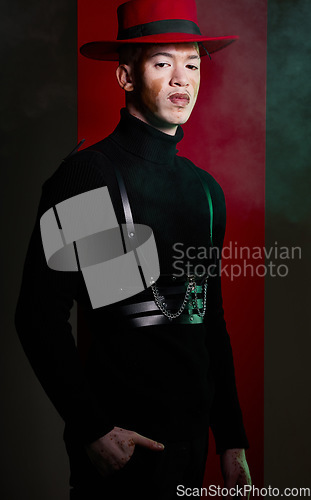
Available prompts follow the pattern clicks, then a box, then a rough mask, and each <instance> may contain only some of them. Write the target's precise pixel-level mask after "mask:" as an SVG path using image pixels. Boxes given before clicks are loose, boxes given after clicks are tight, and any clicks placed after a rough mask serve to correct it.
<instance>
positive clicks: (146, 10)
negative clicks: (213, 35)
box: [118, 0, 198, 38]
mask: <svg viewBox="0 0 311 500" xmlns="http://www.w3.org/2000/svg"><path fill="white" fill-rule="evenodd" d="M176 19H182V20H186V21H191V22H193V23H195V24H196V25H197V24H198V19H197V7H196V3H195V0H130V1H129V2H126V3H124V4H122V5H120V6H119V7H118V22H119V36H120V33H122V32H124V31H125V30H128V29H130V28H132V27H134V26H139V25H144V24H148V23H152V22H157V21H166V20H176ZM119 36H118V38H119ZM121 36H122V35H121Z"/></svg>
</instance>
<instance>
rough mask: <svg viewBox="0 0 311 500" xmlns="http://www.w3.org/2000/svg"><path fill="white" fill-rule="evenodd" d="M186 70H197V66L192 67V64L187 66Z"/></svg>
mask: <svg viewBox="0 0 311 500" xmlns="http://www.w3.org/2000/svg"><path fill="white" fill-rule="evenodd" d="M187 68H189V69H191V70H196V69H199V68H198V66H194V65H193V64H188V66H187Z"/></svg>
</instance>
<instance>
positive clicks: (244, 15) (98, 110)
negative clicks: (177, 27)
mask: <svg viewBox="0 0 311 500" xmlns="http://www.w3.org/2000/svg"><path fill="white" fill-rule="evenodd" d="M120 3H122V1H119V0H110V1H109V2H102V1H100V0H78V46H80V45H81V44H82V43H85V42H88V41H92V40H96V39H98V40H100V39H112V40H113V39H114V38H115V37H116V33H117V16H116V8H117V6H118V5H119V4H120ZM197 6H198V18H199V22H200V28H201V32H202V33H203V34H208V35H211V36H217V35H239V36H240V40H239V41H238V42H235V43H234V44H233V45H231V46H230V47H228V48H226V49H225V50H223V51H220V52H218V53H215V54H213V55H212V61H209V59H208V57H204V58H203V61H202V66H201V68H202V81H201V89H200V94H199V98H198V101H197V105H196V108H195V110H194V111H193V114H192V116H191V118H190V120H189V122H188V123H187V124H186V125H184V127H183V128H184V131H185V137H184V139H183V141H182V143H181V144H180V145H179V152H180V154H181V155H184V156H187V157H189V158H190V159H191V160H192V161H193V162H194V163H195V164H196V165H198V166H199V167H201V168H203V169H205V170H207V171H208V172H210V173H211V174H212V175H213V176H214V177H215V178H216V180H217V181H218V182H219V183H220V184H221V186H222V188H223V190H224V192H225V196H226V202H227V231H226V237H225V243H224V245H225V247H226V248H227V250H226V252H225V256H226V258H224V259H223V267H224V271H226V272H224V275H223V296H224V307H225V317H226V321H227V325H228V331H229V333H230V337H231V342H232V347H233V352H234V357H235V365H236V378H237V385H238V392H239V396H240V402H241V406H242V410H243V415H244V421H245V426H246V429H247V434H248V437H249V441H250V449H249V451H248V453H247V455H248V462H249V465H250V468H251V474H252V480H253V484H254V485H255V486H257V487H260V486H263V430H264V429H263V390H264V377H263V365H264V279H263V277H262V276H263V274H264V271H265V269H264V268H263V264H264V256H263V255H262V256H259V251H258V248H257V247H260V248H261V249H262V248H263V246H264V204H265V192H264V186H265V90H266V89H265V82H266V22H267V20H266V16H267V12H266V11H267V0H252V2H249V0H235V1H234V2H232V1H230V0H217V2H216V1H214V2H207V1H206V0H197ZM116 67H117V63H114V62H99V61H92V60H88V59H86V58H84V57H82V56H80V55H79V58H78V137H79V140H81V139H82V138H85V139H86V143H85V145H89V144H91V143H93V142H96V141H98V140H100V139H102V138H103V137H104V136H106V135H107V134H108V133H110V132H111V131H112V130H113V129H114V127H115V126H116V124H117V123H118V120H119V110H120V108H121V107H122V106H123V105H124V95H123V91H122V90H121V89H120V88H119V86H118V84H117V82H116V80H115V69H116ZM241 247H248V248H249V249H250V250H249V251H250V258H247V259H245V252H246V250H244V254H243V257H244V258H240V257H241V256H240V255H239V253H240V249H241ZM234 250H235V252H236V253H237V254H238V255H234V253H235V252H234ZM255 251H256V254H255ZM262 253H263V252H262ZM245 264H246V265H248V267H247V268H246V273H243V272H242V274H241V275H240V276H239V277H235V278H234V279H232V276H231V274H230V273H231V272H232V271H234V272H235V273H236V274H237V273H238V272H239V271H242V269H243V266H244V265H245ZM233 265H234V266H235V267H232V266H233ZM225 266H227V267H225ZM250 266H252V267H250ZM252 274H253V275H252ZM258 275H260V276H258ZM214 450H215V448H214V443H213V440H212V439H211V445H210V454H209V458H208V462H207V470H206V477H205V486H208V485H209V484H216V485H221V484H222V480H221V476H220V471H219V467H218V460H217V459H215V455H214Z"/></svg>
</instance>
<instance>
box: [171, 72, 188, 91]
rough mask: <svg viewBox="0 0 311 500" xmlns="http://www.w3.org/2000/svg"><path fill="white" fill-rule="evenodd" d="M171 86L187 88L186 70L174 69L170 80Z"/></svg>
mask: <svg viewBox="0 0 311 500" xmlns="http://www.w3.org/2000/svg"><path fill="white" fill-rule="evenodd" d="M171 85H173V86H175V87H187V86H188V85H189V81H188V77H187V73H186V70H185V69H184V68H178V67H177V68H175V69H174V72H173V75H172V78H171Z"/></svg>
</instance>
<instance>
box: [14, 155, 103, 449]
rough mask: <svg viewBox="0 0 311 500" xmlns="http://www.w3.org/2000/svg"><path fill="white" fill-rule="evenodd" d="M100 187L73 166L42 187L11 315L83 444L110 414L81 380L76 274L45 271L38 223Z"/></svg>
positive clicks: (85, 166) (88, 172)
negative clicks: (74, 316) (74, 320)
mask: <svg viewBox="0 0 311 500" xmlns="http://www.w3.org/2000/svg"><path fill="white" fill-rule="evenodd" d="M82 153H83V152H82ZM77 157H78V158H79V155H77ZM82 157H83V155H82ZM99 184H101V185H103V184H104V182H103V179H102V177H101V176H100V175H99V172H98V170H97V169H96V167H94V168H91V166H90V164H89V163H88V162H83V161H79V160H75V161H71V162H68V164H67V163H66V162H65V163H63V164H62V165H61V167H60V168H59V169H58V170H57V171H56V173H55V174H54V175H53V176H52V177H51V178H50V179H49V180H48V181H47V182H46V183H45V185H44V186H43V190H42V196H41V200H40V205H39V210H38V215H37V219H36V222H35V226H34V230H33V233H32V236H31V239H30V243H29V247H28V251H27V256H26V261H25V265H24V271H23V277H22V284H21V290H20V294H19V298H18V303H17V308H16V312H15V325H16V330H17V333H18V336H19V338H20V341H21V343H22V346H23V348H24V351H25V353H26V355H27V357H28V359H29V361H30V363H31V366H32V368H33V369H34V371H35V374H36V376H37V377H38V379H39V381H40V383H41V385H42V386H43V388H44V390H45V391H46V393H47V395H48V396H49V398H50V399H51V401H52V403H53V404H54V406H55V408H56V409H57V411H58V412H59V414H60V415H61V417H62V418H63V419H64V421H65V422H66V424H69V426H70V428H71V429H72V430H73V432H74V435H75V436H76V438H77V439H79V440H81V441H83V442H92V441H94V440H96V439H97V438H99V437H100V436H103V435H104V434H106V433H107V432H109V431H110V430H111V429H112V428H113V423H112V422H110V421H109V415H108V413H105V414H101V413H100V412H99V409H98V405H97V396H96V394H94V393H93V392H92V390H91V388H90V387H89V385H88V382H87V379H86V377H85V375H84V370H83V365H82V363H81V361H80V358H79V354H78V351H77V348H76V344H75V340H74V337H73V335H72V331H71V326H70V323H69V318H70V310H71V308H72V306H73V302H74V300H76V299H77V296H78V294H79V286H81V276H80V273H78V272H61V271H55V270H52V269H50V268H49V267H48V265H47V263H46V260H45V255H44V251H43V245H42V240H41V232H40V218H41V216H42V215H43V213H45V211H46V210H48V209H49V208H51V207H52V206H54V205H55V204H56V203H58V202H59V201H61V200H65V199H68V198H70V197H71V196H74V195H76V194H78V193H81V192H85V191H88V190H91V189H94V188H96V187H99Z"/></svg>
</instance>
